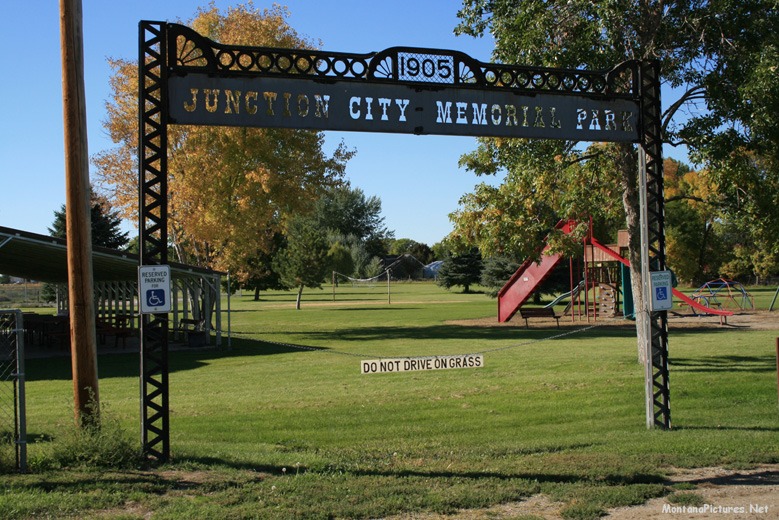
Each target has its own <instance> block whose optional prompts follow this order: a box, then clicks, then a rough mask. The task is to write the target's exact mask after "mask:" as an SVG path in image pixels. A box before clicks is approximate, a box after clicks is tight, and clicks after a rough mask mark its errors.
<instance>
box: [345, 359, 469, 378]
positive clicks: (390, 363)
mask: <svg viewBox="0 0 779 520" xmlns="http://www.w3.org/2000/svg"><path fill="white" fill-rule="evenodd" d="M483 366H484V355H483V354H463V355H460V356H435V357H423V358H398V359H372V360H363V361H361V362H360V372H361V373H362V374H388V373H391V372H418V371H422V370H447V369H452V368H480V367H483Z"/></svg>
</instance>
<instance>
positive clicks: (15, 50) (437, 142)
mask: <svg viewBox="0 0 779 520" xmlns="http://www.w3.org/2000/svg"><path fill="white" fill-rule="evenodd" d="M206 3H207V2H206V0H203V1H202V2H197V1H186V0H129V1H105V0H83V10H84V61H85V81H86V98H87V125H88V134H89V153H90V155H92V154H95V153H97V152H99V151H101V150H105V149H108V148H112V147H113V146H114V144H113V143H112V142H111V141H110V139H109V138H108V137H107V134H106V132H105V130H104V129H103V127H102V122H103V121H104V120H105V118H106V115H105V102H106V101H107V99H108V96H109V85H108V81H109V78H110V75H111V70H110V68H109V67H108V65H107V62H106V58H107V57H113V58H128V59H135V58H137V53H138V22H139V21H140V20H161V21H170V22H175V21H187V20H189V19H190V18H192V17H193V16H194V14H195V12H196V10H197V7H198V6H201V5H205V4H206ZM236 3H237V2H234V1H216V2H215V4H216V5H217V6H218V7H220V8H222V9H225V8H226V7H228V6H230V5H234V4H236ZM272 3H273V2H266V1H262V0H257V1H255V6H257V7H259V8H264V7H270V6H271V5H272ZM277 3H279V4H281V5H286V6H287V7H288V8H289V11H290V18H289V20H288V21H289V23H290V25H291V26H292V27H293V28H294V29H295V30H296V31H297V32H298V33H299V34H301V35H302V36H305V37H308V38H310V39H313V40H320V41H321V42H322V48H323V49H324V50H328V51H343V52H355V53H363V52H371V51H380V50H383V49H385V48H388V47H393V46H399V45H402V46H415V47H430V48H440V49H452V50H458V51H462V52H465V53H466V54H469V55H470V56H472V57H474V58H476V59H478V60H480V61H490V53H491V50H492V41H491V40H490V39H489V38H484V39H474V38H471V37H467V36H461V37H455V36H454V34H453V29H454V27H455V26H456V25H457V21H458V20H457V16H456V15H457V10H458V8H459V7H460V5H461V4H460V2H458V1H456V0H416V1H413V0H392V1H381V2H374V1H371V2H367V1H365V0H287V1H280V2H277ZM3 4H4V5H3V16H2V17H0V44H2V48H3V49H4V52H3V53H2V57H1V58H0V62H1V63H2V68H3V70H4V73H3V80H2V81H0V100H2V104H0V113H2V119H1V120H0V121H1V122H0V172H2V173H0V176H1V177H2V183H0V226H7V227H12V228H18V229H23V230H26V231H32V232H36V233H43V234H48V232H47V228H48V227H49V226H50V225H51V223H52V221H53V218H54V211H55V210H57V209H59V207H60V206H61V205H62V204H63V203H64V201H65V192H64V191H65V176H64V150H63V130H62V91H61V68H60V49H59V4H58V2H54V1H52V0H48V1H41V0H34V1H33V2H30V1H29V0H6V1H5V2H3ZM225 43H228V42H225ZM341 140H343V141H344V143H345V144H346V145H347V146H348V147H349V148H355V149H356V150H357V156H356V157H355V158H354V159H352V160H351V161H350V162H349V165H348V167H347V177H348V178H349V180H350V181H351V183H352V185H353V186H354V187H358V188H361V189H362V190H363V191H364V192H365V193H366V195H369V196H371V195H376V196H378V197H380V198H381V201H382V209H383V216H384V217H385V220H386V224H387V227H388V228H389V229H391V230H394V231H395V234H396V237H397V238H411V239H413V240H416V241H418V242H424V243H427V244H429V245H432V244H434V243H435V242H438V241H440V240H441V239H442V238H443V237H444V236H445V235H446V234H447V233H448V232H449V231H450V230H451V223H450V222H449V219H448V214H449V213H451V212H452V211H454V210H455V209H457V202H458V200H459V198H460V197H461V196H462V195H463V194H465V193H467V192H470V191H472V189H473V187H474V185H475V184H477V183H479V182H481V181H482V180H483V179H479V178H477V177H476V176H474V175H473V174H471V173H469V172H466V171H465V170H461V169H459V168H458V166H457V162H458V159H459V157H460V156H461V155H462V154H463V153H466V152H468V151H471V150H473V149H474V148H475V146H476V144H475V139H473V138H469V137H451V136H412V135H396V134H374V133H347V132H343V133H342V132H329V133H327V134H326V142H327V145H326V146H327V147H328V149H332V148H334V147H335V146H336V145H337V144H338V143H339V142H340V141H341ZM493 182H494V181H493ZM127 228H128V229H134V226H133V225H131V224H129V223H128V225H127ZM133 232H134V231H133Z"/></svg>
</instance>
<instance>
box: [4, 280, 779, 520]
mask: <svg viewBox="0 0 779 520" xmlns="http://www.w3.org/2000/svg"><path fill="white" fill-rule="evenodd" d="M390 296H391V301H392V303H391V304H388V302H387V288H386V286H382V285H381V284H379V285H377V286H375V287H373V288H364V287H355V288H352V287H350V286H344V285H342V286H341V287H339V288H338V289H337V291H336V295H335V302H333V293H332V290H331V288H330V287H327V288H326V289H325V290H323V291H311V290H308V291H306V292H305V294H304V298H303V307H302V309H301V310H300V311H295V310H294V295H293V294H292V293H282V292H274V293H268V294H265V293H263V294H262V299H261V301H259V302H254V301H252V298H251V296H250V295H243V296H235V297H233V298H232V301H231V307H232V311H233V312H232V315H231V323H232V329H233V338H232V347H231V349H229V350H228V349H227V348H226V346H225V345H223V348H222V349H197V350H184V351H176V352H172V353H171V355H170V363H171V375H170V393H171V395H170V405H171V448H172V455H173V460H172V461H171V463H169V464H166V465H164V466H162V467H158V468H153V467H152V468H140V467H139V468H134V469H123V470H118V469H105V468H102V469H101V468H92V467H89V466H75V467H74V466H70V467H58V464H57V463H56V461H57V460H58V459H57V458H56V456H55V455H53V454H54V453H55V452H56V447H57V445H58V443H60V442H61V441H62V439H64V438H65V437H67V435H68V434H67V432H68V431H69V430H70V429H71V428H70V426H69V424H70V422H71V420H72V419H71V417H72V407H71V404H70V403H71V399H72V398H71V394H72V383H71V380H70V365H69V361H68V360H67V359H35V360H30V361H28V363H27V370H26V372H27V377H28V385H27V403H28V431H29V432H30V437H31V444H30V446H29V454H30V466H31V469H32V472H31V473H30V474H28V475H13V474H3V475H0V483H1V484H2V489H3V491H2V493H1V494H0V518H30V517H32V516H49V517H54V518H60V517H77V518H87V517H89V518H91V517H94V516H102V517H106V518H143V517H144V515H146V514H149V513H152V518H220V519H224V518H231V519H232V518H279V519H287V518H381V517H385V516H388V515H393V514H399V513H403V512H405V513H409V512H438V513H451V512H454V511H456V510H457V509H460V508H484V507H488V506H490V505H494V504H498V503H503V502H510V501H517V500H521V499H523V498H525V497H528V496H530V495H532V494H535V493H544V494H546V495H548V496H549V497H551V498H552V499H554V500H558V501H560V502H562V504H563V505H562V506H561V511H562V514H563V516H564V517H565V518H597V517H598V516H599V515H600V514H601V513H602V511H603V510H605V509H606V508H609V507H616V506H621V505H631V504H640V503H643V502H644V501H646V500H647V499H649V498H652V497H657V496H664V495H666V494H669V493H671V492H673V488H672V487H670V486H668V485H667V484H665V480H664V475H665V474H667V472H668V471H670V470H671V469H672V468H674V467H703V466H712V465H725V466H735V467H748V466H751V465H754V464H758V463H779V411H778V408H777V387H776V385H777V381H776V365H775V363H776V361H775V355H774V348H775V347H774V345H775V341H776V340H775V338H776V336H777V335H779V332H778V331H775V330H763V331H760V330H749V331H747V330H740V329H732V328H725V327H723V328H714V329H684V330H679V331H674V330H672V333H671V337H670V358H671V373H670V374H671V375H670V378H671V379H670V380H671V410H672V421H673V429H672V430H671V431H656V430H653V431H648V430H647V429H646V426H645V419H644V396H643V370H642V368H641V367H640V366H639V365H638V364H637V363H636V354H635V353H636V340H635V330H634V329H633V328H632V327H631V325H630V324H628V325H626V326H625V327H614V326H609V327H606V326H604V327H596V328H593V329H590V330H587V331H583V332H578V333H574V334H569V335H565V336H562V337H556V336H559V335H560V333H561V332H571V331H573V330H574V328H572V327H569V326H565V327H564V328H563V329H561V330H557V329H556V328H555V327H554V322H552V321H543V322H535V323H531V328H530V329H529V330H528V329H525V328H524V327H519V326H516V327H498V326H494V327H485V326H479V324H475V323H474V324H469V323H468V322H467V321H464V320H472V319H476V318H489V317H494V316H495V314H496V303H495V301H494V300H492V299H489V298H487V297H485V296H484V295H482V294H461V293H457V292H447V291H444V290H442V289H440V288H438V287H436V286H435V285H432V284H425V283H398V284H393V285H392V288H391V295H390ZM772 296H773V290H770V289H767V295H762V296H761V297H760V301H762V300H765V299H767V301H768V303H770V299H771V297H772ZM766 305H767V304H766ZM225 308H226V306H225ZM453 322H457V323H453ZM583 327H584V325H582V328H583ZM549 338H554V339H549ZM225 343H226V340H225ZM296 346H308V347H317V349H318V350H307V349H302V348H297V347H296ZM479 352H484V361H485V366H484V367H482V368H478V369H463V370H440V371H429V372H406V373H399V374H378V375H361V374H360V360H362V359H375V358H378V357H384V356H386V357H406V356H434V355H452V354H465V353H479ZM99 371H100V395H101V401H102V404H103V408H104V412H105V414H106V416H107V417H109V418H110V419H111V420H112V421H116V422H117V423H118V425H119V427H120V428H121V429H124V430H125V431H127V432H130V433H129V434H130V435H131V436H132V438H133V439H136V437H137V436H136V433H135V432H137V431H138V429H139V426H138V422H139V419H138V409H139V402H138V395H139V389H138V387H139V384H138V356H137V355H131V354H111V355H104V356H101V357H100V360H99Z"/></svg>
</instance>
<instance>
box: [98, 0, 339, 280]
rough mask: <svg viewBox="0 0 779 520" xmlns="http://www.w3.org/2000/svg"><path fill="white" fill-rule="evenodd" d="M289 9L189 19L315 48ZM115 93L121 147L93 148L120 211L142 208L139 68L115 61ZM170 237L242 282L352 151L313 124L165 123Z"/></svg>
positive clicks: (256, 42)
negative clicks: (329, 147)
mask: <svg viewBox="0 0 779 520" xmlns="http://www.w3.org/2000/svg"><path fill="white" fill-rule="evenodd" d="M288 16H289V12H288V11H287V9H286V8H283V7H280V6H278V5H274V7H272V8H271V9H264V10H260V9H257V8H255V7H254V5H253V4H252V3H251V2H249V3H248V4H246V5H240V6H236V7H231V8H228V9H227V11H226V12H221V11H220V10H219V9H217V8H216V7H215V6H214V5H213V4H211V5H209V6H208V7H207V8H201V9H199V10H198V11H197V13H196V15H195V17H194V18H193V19H192V20H190V21H189V22H186V24H187V25H189V26H190V27H192V28H193V29H194V30H195V31H197V32H199V33H200V34H202V35H204V36H206V37H208V38H211V39H213V40H215V41H220V42H225V43H229V44H235V45H251V46H273V47H286V48H312V47H313V46H314V45H313V44H312V43H311V42H310V41H307V40H306V39H304V38H302V37H300V36H299V35H298V34H297V33H296V32H295V31H294V30H293V29H292V28H291V27H290V26H289V25H288V24H287V22H286V18H287V17H288ZM110 64H111V66H112V67H113V68H114V71H115V72H114V75H113V76H112V78H111V89H112V97H111V99H110V100H109V101H108V102H107V110H108V119H107V120H106V121H105V123H104V126H105V128H106V130H107V131H108V133H109V135H110V136H111V138H112V139H113V141H114V142H115V143H117V144H118V147H117V148H115V149H111V150H107V151H103V152H101V153H98V154H97V155H96V156H94V157H93V163H94V164H95V166H96V167H97V173H98V176H99V180H100V183H101V187H103V188H104V189H106V190H107V191H109V192H110V193H111V194H112V195H113V203H114V205H115V207H116V208H117V210H118V211H119V212H120V213H121V216H122V217H124V218H127V219H135V220H136V221H137V215H138V207H137V204H138V186H137V182H138V181H137V149H138V115H137V111H138V98H137V96H138V94H137V92H138V86H137V85H138V67H137V63H136V62H135V61H130V60H125V59H112V60H110ZM168 142H169V144H168V169H169V177H168V189H169V214H168V218H169V237H170V240H171V242H172V244H171V245H172V246H173V248H174V249H175V251H176V257H177V260H179V261H181V262H187V263H193V264H196V265H200V266H207V267H211V268H214V269H219V270H230V271H231V272H232V273H233V275H234V276H235V277H236V278H237V279H238V281H239V282H242V281H245V280H246V279H247V278H249V277H250V276H251V275H252V272H251V271H252V265H256V264H257V262H253V261H252V259H255V258H257V256H258V255H259V254H261V253H262V252H263V251H266V250H267V249H269V248H270V246H271V244H272V242H273V237H274V235H275V234H276V233H277V232H279V231H280V230H281V229H283V226H284V221H285V220H286V219H287V218H288V217H289V216H290V215H294V214H298V213H306V212H307V211H310V209H311V205H312V203H313V201H315V200H316V199H317V198H318V197H319V195H320V194H321V193H322V192H323V191H324V190H325V189H327V188H328V187H332V186H337V185H340V184H341V183H342V179H343V174H344V169H345V165H346V162H347V161H348V160H349V158H350V157H351V156H352V154H353V152H352V151H348V150H346V149H345V148H344V146H343V144H341V145H340V146H339V147H338V148H337V149H336V150H335V151H334V152H333V155H332V156H330V157H328V156H326V155H325V153H324V152H323V150H322V146H323V143H324V138H323V134H322V133H317V132H312V131H308V130H289V129H264V128H261V129H255V128H234V127H227V128H226V127H218V128H217V127H205V126H176V125H171V126H170V127H169V129H168Z"/></svg>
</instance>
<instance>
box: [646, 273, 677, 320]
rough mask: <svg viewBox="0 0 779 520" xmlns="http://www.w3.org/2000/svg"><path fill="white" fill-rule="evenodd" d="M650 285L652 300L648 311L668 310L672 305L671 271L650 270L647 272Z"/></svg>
mask: <svg viewBox="0 0 779 520" xmlns="http://www.w3.org/2000/svg"><path fill="white" fill-rule="evenodd" d="M649 280H650V282H651V285H652V302H651V306H650V308H649V310H650V311H652V312H656V311H670V310H671V309H672V308H673V306H674V300H673V295H672V291H673V285H672V282H671V271H652V272H651V273H649Z"/></svg>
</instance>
